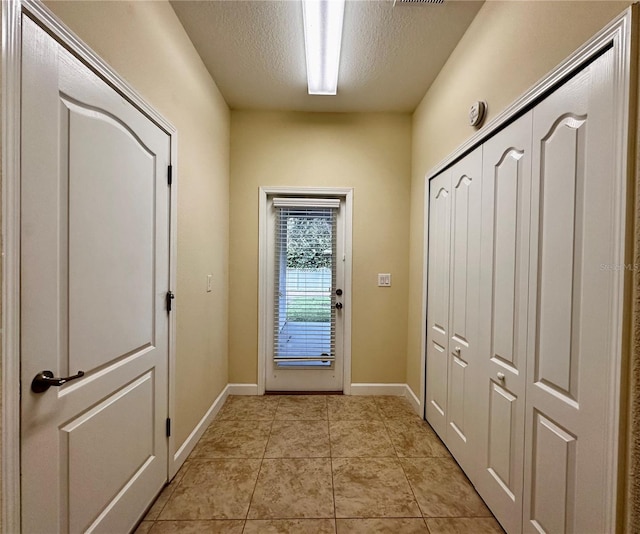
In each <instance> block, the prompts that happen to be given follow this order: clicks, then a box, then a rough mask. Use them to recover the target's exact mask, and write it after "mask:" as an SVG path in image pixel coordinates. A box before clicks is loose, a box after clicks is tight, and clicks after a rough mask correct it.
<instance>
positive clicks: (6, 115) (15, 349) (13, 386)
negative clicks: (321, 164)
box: [2, 0, 178, 532]
mask: <svg viewBox="0 0 640 534" xmlns="http://www.w3.org/2000/svg"><path fill="white" fill-rule="evenodd" d="M23 15H24V16H28V17H29V18H31V19H32V20H33V21H35V22H36V23H37V24H38V25H39V26H41V27H42V28H43V29H45V31H47V33H49V34H50V35H51V36H53V38H54V39H55V40H56V41H58V42H59V43H60V44H62V45H63V46H64V47H65V48H67V49H68V50H69V51H70V52H71V53H72V54H73V55H75V56H76V57H77V58H78V59H79V60H80V61H81V62H82V63H84V64H85V65H86V66H87V67H88V68H90V69H91V70H92V71H93V72H94V73H95V74H96V75H98V76H99V77H100V78H101V79H103V80H104V81H105V82H106V83H107V84H108V85H110V86H111V87H112V88H114V89H115V90H116V91H117V92H119V93H120V94H121V95H122V96H123V97H124V98H126V99H127V100H128V101H129V102H131V103H132V104H133V105H134V106H135V107H137V108H138V109H139V110H140V111H141V112H142V113H144V114H145V115H146V116H147V117H148V118H149V119H150V120H151V121H152V122H153V123H155V124H156V125H157V126H158V127H159V128H160V129H162V130H163V131H164V132H165V133H167V134H168V135H169V136H170V138H171V141H170V142H171V154H170V158H171V165H172V166H173V171H174V172H173V177H174V183H173V185H172V190H171V205H170V211H171V213H170V218H169V223H170V232H169V255H170V256H169V287H170V288H172V289H173V288H175V285H176V265H177V261H176V260H177V258H176V243H177V239H176V238H177V226H176V223H177V207H178V204H177V188H176V184H175V176H176V163H177V130H176V129H175V128H174V127H173V126H172V125H171V123H169V122H168V121H167V120H166V119H165V118H164V117H162V116H161V115H160V114H159V113H158V112H157V111H156V110H154V109H153V108H152V107H151V106H150V105H149V104H147V103H146V102H145V101H144V100H143V98H142V97H141V96H140V95H139V94H138V93H137V92H136V91H135V90H134V89H133V88H132V87H131V86H130V85H129V84H128V83H127V82H125V81H124V80H123V79H122V78H121V77H120V76H119V75H118V74H117V73H116V72H115V71H114V70H113V69H112V68H111V67H109V65H107V64H106V63H105V62H104V61H103V60H102V59H100V58H99V57H98V56H97V55H96V54H95V53H94V52H93V51H92V50H91V49H89V48H88V47H87V45H86V44H84V43H83V42H82V41H81V40H80V39H79V38H78V37H77V36H76V35H75V34H74V33H73V32H72V31H71V30H69V29H68V28H67V27H66V26H65V25H64V24H63V23H62V22H61V21H60V20H59V19H58V18H57V17H56V16H55V15H53V13H52V12H51V11H49V9H47V8H46V7H45V6H44V4H42V2H40V1H39V0H4V1H3V2H2V35H3V40H2V240H3V243H4V250H3V254H2V273H3V277H2V532H20V516H21V500H20V495H21V490H20V237H21V236H20V157H21V156H20V136H21V131H20V95H21V79H20V73H21V60H22V50H21V42H22V17H23ZM175 332H176V312H175V311H174V312H172V313H171V315H170V319H169V417H171V418H173V417H174V414H175V406H174V402H175V379H174V377H175V349H176V347H175V339H176V336H175ZM174 448H175V444H174V438H173V437H170V438H169V459H168V465H167V470H168V478H171V477H173V475H174V474H175V472H176V470H177V469H176V467H177V464H176V462H175V459H174V455H173V453H172V451H173V450H174Z"/></svg>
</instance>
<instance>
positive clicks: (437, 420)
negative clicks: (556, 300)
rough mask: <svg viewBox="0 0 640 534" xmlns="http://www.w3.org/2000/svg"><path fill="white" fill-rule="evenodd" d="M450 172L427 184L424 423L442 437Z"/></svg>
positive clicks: (447, 316) (449, 223)
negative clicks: (427, 225)
mask: <svg viewBox="0 0 640 534" xmlns="http://www.w3.org/2000/svg"><path fill="white" fill-rule="evenodd" d="M450 228H451V170H446V171H444V172H443V173H442V174H440V175H439V176H436V177H435V178H433V179H432V180H431V181H430V182H429V280H428V287H427V289H428V305H427V309H428V316H427V421H429V423H430V424H431V426H432V427H433V428H434V430H435V431H436V432H437V433H438V434H439V435H440V436H441V437H444V436H445V434H446V428H447V427H446V414H447V364H448V362H447V354H448V346H449V264H450V249H451V247H450Z"/></svg>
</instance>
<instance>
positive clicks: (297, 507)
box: [136, 395, 503, 534]
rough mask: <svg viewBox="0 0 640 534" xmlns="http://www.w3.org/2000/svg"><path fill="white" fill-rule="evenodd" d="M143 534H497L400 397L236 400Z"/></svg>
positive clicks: (497, 528)
mask: <svg viewBox="0 0 640 534" xmlns="http://www.w3.org/2000/svg"><path fill="white" fill-rule="evenodd" d="M136 532H137V534H144V533H151V534H161V533H173V532H180V533H183V534H191V533H194V534H195V533H224V534H243V533H244V534H258V533H260V534H267V533H268V534H271V533H284V534H289V533H290V534H325V533H326V534H329V533H337V534H347V533H348V534H359V533H362V534H374V533H392V534H405V533H406V534H414V533H415V534H417V533H430V534H454V533H456V534H485V533H486V534H494V533H502V532H503V531H502V529H501V528H500V526H499V525H498V523H497V522H496V520H495V519H494V518H493V516H492V515H491V512H489V510H488V509H487V508H486V506H485V505H484V503H483V502H482V500H481V499H480V497H479V496H478V494H477V493H476V492H475V490H474V489H473V487H472V486H471V484H470V483H469V481H468V480H467V478H466V477H465V476H464V474H463V473H462V471H461V470H460V468H459V467H458V466H457V464H456V463H455V462H454V461H453V459H452V458H451V456H450V454H449V452H448V451H447V449H446V448H445V447H444V446H443V445H442V442H441V441H440V440H439V439H438V437H437V436H436V435H435V433H434V432H433V430H431V428H430V427H429V425H427V423H425V422H424V421H422V420H421V419H420V418H419V417H418V416H416V415H415V413H414V412H413V411H412V410H411V407H410V405H409V403H408V402H407V401H406V400H405V399H403V398H401V397H353V396H323V395H317V396H316V395H308V396H307V395H304V396H264V397H240V396H238V397H236V396H231V397H229V398H228V399H227V401H226V403H225V405H224V406H223V407H222V409H221V410H220V412H219V413H218V415H217V416H216V418H215V420H214V421H213V422H212V423H211V426H210V427H209V428H208V429H207V431H206V432H205V433H204V435H203V436H202V439H201V440H200V441H199V442H198V444H197V445H196V447H195V449H194V450H193V452H192V453H191V455H190V457H189V458H188V460H187V461H186V462H185V464H184V465H183V467H182V468H181V469H180V471H179V472H178V474H177V475H176V477H175V478H174V480H173V481H172V482H171V483H170V484H169V485H168V486H167V487H166V488H165V489H164V490H163V492H162V493H161V494H160V496H159V497H158V499H157V501H156V502H155V504H154V505H153V507H152V508H151V509H150V510H149V513H148V514H147V516H146V517H145V519H144V521H143V522H142V523H141V524H140V526H139V527H138V530H137V531H136Z"/></svg>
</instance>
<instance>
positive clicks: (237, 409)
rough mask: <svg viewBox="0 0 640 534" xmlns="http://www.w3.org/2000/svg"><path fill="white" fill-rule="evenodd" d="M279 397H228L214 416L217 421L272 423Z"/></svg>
mask: <svg viewBox="0 0 640 534" xmlns="http://www.w3.org/2000/svg"><path fill="white" fill-rule="evenodd" d="M279 402H280V397H278V396H270V395H261V396H245V395H230V396H229V397H228V398H227V401H226V402H225V403H224V406H223V407H222V409H221V410H220V411H219V412H218V415H217V416H216V419H217V420H223V419H238V420H244V421H273V418H274V417H275V415H276V409H277V408H278V403H279Z"/></svg>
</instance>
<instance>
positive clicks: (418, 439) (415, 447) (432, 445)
mask: <svg viewBox="0 0 640 534" xmlns="http://www.w3.org/2000/svg"><path fill="white" fill-rule="evenodd" d="M385 425H386V426H387V430H388V431H389V436H391V441H392V442H393V446H394V447H395V449H396V452H397V453H398V456H400V457H408V458H430V457H433V456H442V457H449V456H450V454H449V451H448V450H447V448H446V447H445V446H444V445H443V444H442V442H441V441H440V438H438V436H437V435H436V433H435V432H434V431H433V430H432V429H431V427H430V426H429V425H428V424H427V422H426V421H421V420H420V419H418V418H416V419H387V420H385Z"/></svg>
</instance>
